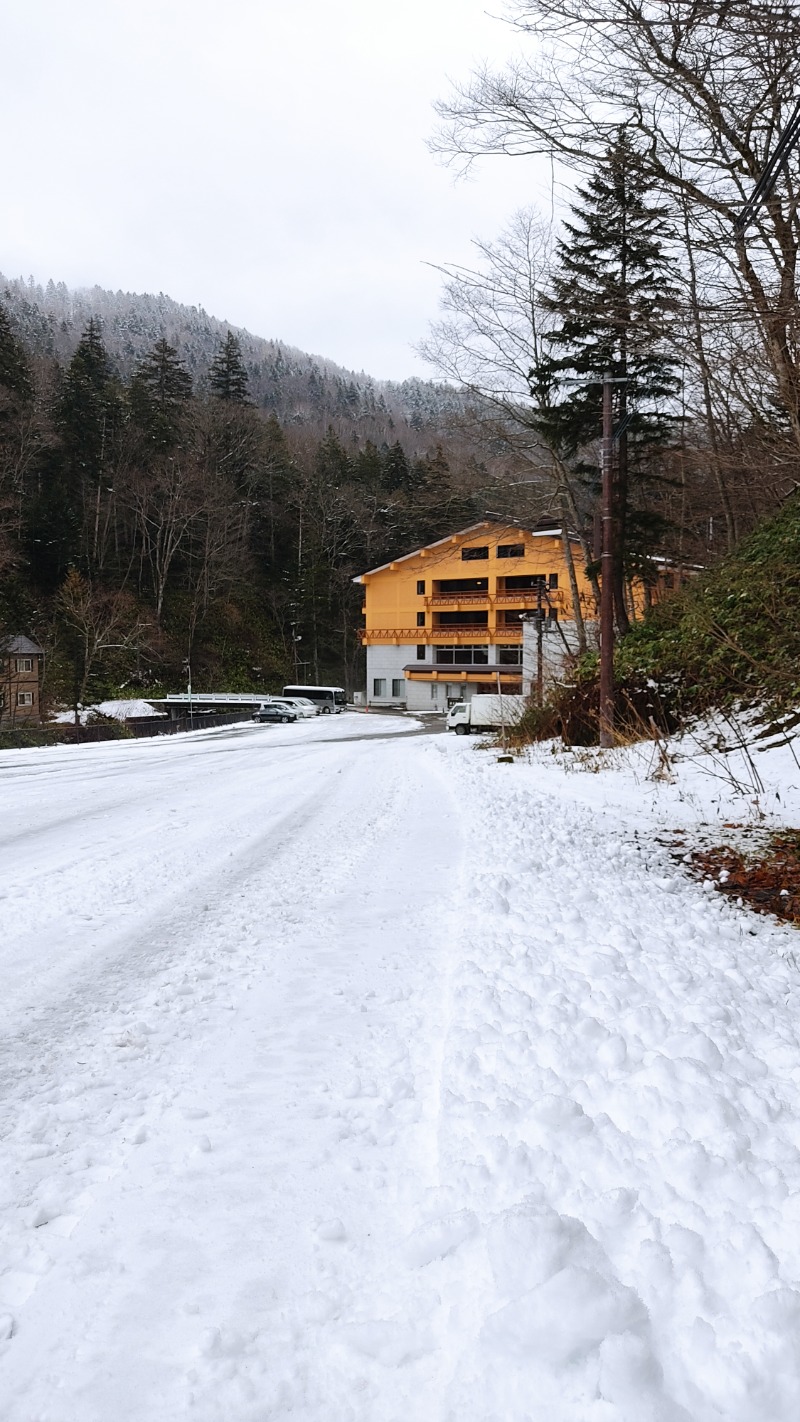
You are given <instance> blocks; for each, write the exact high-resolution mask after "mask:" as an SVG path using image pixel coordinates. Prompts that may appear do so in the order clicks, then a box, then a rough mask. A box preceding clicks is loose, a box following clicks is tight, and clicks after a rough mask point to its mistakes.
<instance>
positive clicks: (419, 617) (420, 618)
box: [417, 612, 425, 627]
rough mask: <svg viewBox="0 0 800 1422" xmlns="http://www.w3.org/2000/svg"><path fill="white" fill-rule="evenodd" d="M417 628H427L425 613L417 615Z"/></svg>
mask: <svg viewBox="0 0 800 1422" xmlns="http://www.w3.org/2000/svg"><path fill="white" fill-rule="evenodd" d="M417 626H418V627H424V626H425V613H424V612H418V613H417Z"/></svg>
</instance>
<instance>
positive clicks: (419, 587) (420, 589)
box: [417, 578, 425, 597]
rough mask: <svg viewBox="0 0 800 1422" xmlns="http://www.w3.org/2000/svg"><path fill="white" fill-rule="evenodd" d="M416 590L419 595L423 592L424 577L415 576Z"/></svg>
mask: <svg viewBox="0 0 800 1422" xmlns="http://www.w3.org/2000/svg"><path fill="white" fill-rule="evenodd" d="M417 592H418V593H419V595H420V597H422V595H423V593H424V592H425V579H424V578H417Z"/></svg>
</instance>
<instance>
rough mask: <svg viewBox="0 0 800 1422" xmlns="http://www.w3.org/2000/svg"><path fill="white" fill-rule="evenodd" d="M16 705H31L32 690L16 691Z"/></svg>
mask: <svg viewBox="0 0 800 1422" xmlns="http://www.w3.org/2000/svg"><path fill="white" fill-rule="evenodd" d="M17 705H18V706H32V705H33V692H32V691H18V692H17Z"/></svg>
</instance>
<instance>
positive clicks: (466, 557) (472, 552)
mask: <svg viewBox="0 0 800 1422" xmlns="http://www.w3.org/2000/svg"><path fill="white" fill-rule="evenodd" d="M461 557H462V559H463V561H464V562H465V563H477V562H478V561H479V560H480V559H481V558H488V557H489V545H488V544H484V545H483V547H481V548H462V549H461Z"/></svg>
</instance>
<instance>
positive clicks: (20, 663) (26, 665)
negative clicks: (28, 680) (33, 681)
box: [17, 657, 33, 672]
mask: <svg viewBox="0 0 800 1422" xmlns="http://www.w3.org/2000/svg"><path fill="white" fill-rule="evenodd" d="M17 671H18V672H29V671H33V657H17Z"/></svg>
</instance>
